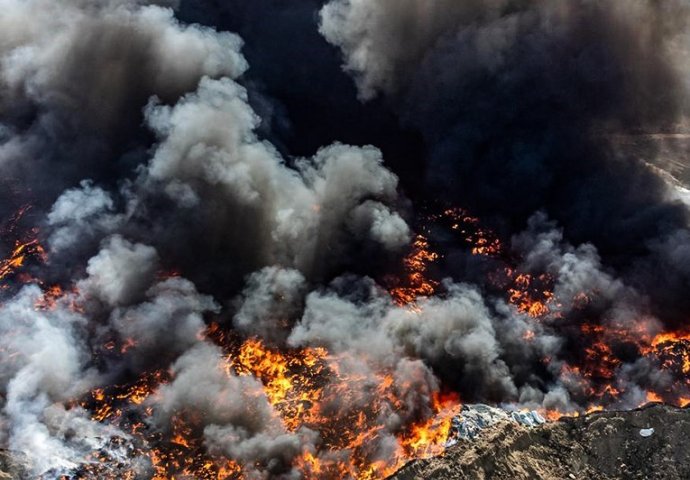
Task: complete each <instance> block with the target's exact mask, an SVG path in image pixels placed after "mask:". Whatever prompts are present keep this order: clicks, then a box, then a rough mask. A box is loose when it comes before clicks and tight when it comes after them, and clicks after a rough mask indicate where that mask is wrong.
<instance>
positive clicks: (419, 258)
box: [390, 235, 438, 305]
mask: <svg viewBox="0 0 690 480" xmlns="http://www.w3.org/2000/svg"><path fill="white" fill-rule="evenodd" d="M436 260H438V254H437V253H435V252H433V251H431V250H430V247H429V242H428V240H427V239H426V237H424V236H423V235H417V237H416V238H415V240H414V242H413V244H412V251H411V252H410V254H409V255H407V256H406V257H405V259H404V260H403V264H404V267H405V278H404V280H403V283H404V285H405V286H400V287H395V288H392V289H390V294H391V296H392V297H393V300H395V302H396V303H397V304H398V305H412V304H414V302H415V300H417V298H419V297H429V296H431V295H433V294H434V292H435V291H436V288H437V287H438V282H436V281H435V280H431V279H429V278H426V276H425V275H426V272H427V270H428V268H429V264H430V263H432V262H435V261H436Z"/></svg>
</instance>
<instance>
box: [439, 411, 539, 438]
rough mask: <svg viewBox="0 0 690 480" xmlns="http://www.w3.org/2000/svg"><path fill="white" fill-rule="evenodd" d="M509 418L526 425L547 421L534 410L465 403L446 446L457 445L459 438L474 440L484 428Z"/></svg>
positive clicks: (454, 419)
mask: <svg viewBox="0 0 690 480" xmlns="http://www.w3.org/2000/svg"><path fill="white" fill-rule="evenodd" d="M509 420H512V421H514V422H515V423H518V424H520V425H523V426H526V427H536V426H537V425H541V424H544V423H546V420H545V419H544V417H542V416H541V415H539V413H538V412H536V411H534V410H532V411H528V412H517V411H513V412H508V411H506V410H503V409H500V408H494V407H490V406H488V405H483V404H476V405H464V406H463V407H462V410H461V411H460V414H459V415H457V416H456V417H454V418H453V421H452V424H451V430H450V434H449V435H448V440H447V442H446V447H450V446H453V445H455V444H456V443H458V441H459V440H474V439H475V438H476V437H477V435H479V433H480V432H481V431H482V430H483V429H485V428H487V427H489V426H491V425H494V424H495V423H498V422H500V421H509Z"/></svg>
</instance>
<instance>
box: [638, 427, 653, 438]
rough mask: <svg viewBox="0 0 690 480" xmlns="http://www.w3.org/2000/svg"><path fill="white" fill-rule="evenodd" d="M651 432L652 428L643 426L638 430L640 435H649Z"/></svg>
mask: <svg viewBox="0 0 690 480" xmlns="http://www.w3.org/2000/svg"><path fill="white" fill-rule="evenodd" d="M653 433H654V429H653V428H643V429H641V430H640V436H642V437H651V436H652V434H653Z"/></svg>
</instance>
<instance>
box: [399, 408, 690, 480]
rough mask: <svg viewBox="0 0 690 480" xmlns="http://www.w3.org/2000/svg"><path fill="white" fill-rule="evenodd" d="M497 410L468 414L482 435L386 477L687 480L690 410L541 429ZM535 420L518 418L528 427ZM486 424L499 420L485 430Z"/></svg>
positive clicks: (607, 414)
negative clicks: (520, 421)
mask: <svg viewBox="0 0 690 480" xmlns="http://www.w3.org/2000/svg"><path fill="white" fill-rule="evenodd" d="M500 411H501V409H491V408H490V407H479V406H476V405H475V406H470V407H469V408H468V409H465V410H464V411H463V412H461V414H460V415H459V416H458V417H461V416H462V418H463V419H464V423H463V422H462V421H460V420H459V425H461V426H462V428H464V429H465V431H472V430H471V429H470V427H471V426H478V425H479V424H480V422H483V423H481V424H483V425H485V427H484V428H483V431H482V432H481V435H476V436H475V437H474V438H473V439H472V441H456V444H455V445H453V446H451V447H449V448H447V449H446V451H445V452H444V453H443V455H440V456H438V457H434V458H429V459H420V460H414V461H412V462H410V463H408V464H407V465H405V466H404V467H403V468H401V469H400V470H399V471H398V472H397V473H395V474H394V475H393V476H392V477H390V479H389V480H584V479H586V480H688V479H690V449H688V448H687V447H686V445H687V438H689V437H690V408H678V407H673V406H670V405H662V404H658V403H654V404H649V405H647V406H645V407H642V408H639V409H635V410H629V411H602V412H595V413H591V414H587V415H581V416H578V417H562V418H561V419H559V420H557V421H548V422H546V423H544V424H542V425H539V426H537V427H533V426H526V425H525V424H524V423H518V420H517V419H516V418H514V417H513V415H512V413H508V412H503V413H499V412H500ZM519 413H524V414H526V413H527V412H519ZM506 415H507V416H508V417H510V418H508V419H506ZM530 416H531V415H530ZM530 416H523V415H516V417H518V418H522V419H527V420H526V421H527V422H529V418H530ZM487 419H488V420H492V419H493V420H496V419H498V421H497V422H496V423H494V424H493V425H487ZM456 424H458V422H456ZM475 432H476V431H475ZM456 438H457V437H456Z"/></svg>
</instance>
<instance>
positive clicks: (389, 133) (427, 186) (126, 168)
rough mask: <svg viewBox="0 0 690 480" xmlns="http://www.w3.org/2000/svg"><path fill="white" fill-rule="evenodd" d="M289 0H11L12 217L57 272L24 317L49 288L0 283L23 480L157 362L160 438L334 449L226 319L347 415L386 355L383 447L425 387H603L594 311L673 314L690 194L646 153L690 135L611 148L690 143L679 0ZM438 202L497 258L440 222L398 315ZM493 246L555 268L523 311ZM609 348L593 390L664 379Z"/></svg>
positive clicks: (291, 468)
mask: <svg viewBox="0 0 690 480" xmlns="http://www.w3.org/2000/svg"><path fill="white" fill-rule="evenodd" d="M220 3H222V5H220ZM294 3H295V5H294V6H291V7H290V10H289V11H288V10H287V9H286V7H285V6H284V5H282V4H281V2H275V1H269V0H265V1H264V0H261V1H260V0H257V1H255V2H251V5H250V4H248V3H247V2H238V1H229V2H211V1H202V0H199V1H184V0H183V1H181V2H165V1H159V2H146V1H136V0H111V1H106V0H101V1H98V0H60V1H46V0H30V1H22V0H0V11H2V12H3V14H2V16H0V169H1V171H2V177H3V180H2V182H3V183H2V184H3V186H5V185H6V188H3V190H2V191H1V192H0V199H1V200H2V201H1V202H0V215H2V216H3V218H6V217H9V216H10V215H11V214H12V212H14V211H15V210H16V209H17V207H18V206H19V205H21V204H24V203H27V202H30V203H31V204H32V205H33V206H34V207H33V208H34V209H33V211H32V215H31V217H30V219H29V221H30V222H31V223H32V224H31V225H30V226H32V227H38V228H40V238H41V241H42V244H44V245H45V247H46V255H47V261H46V263H45V264H42V265H40V266H34V267H32V270H31V272H30V273H31V275H33V276H35V277H36V278H41V279H44V280H43V281H44V282H47V283H49V284H58V285H60V286H61V287H62V288H64V289H65V290H66V291H68V293H65V294H64V295H62V296H60V298H58V299H57V301H56V303H55V305H53V306H52V307H51V308H42V307H41V308H37V305H38V306H40V305H41V302H43V301H44V300H43V293H42V292H41V290H40V288H39V287H38V286H37V285H36V284H32V285H26V286H23V287H22V286H21V285H19V283H21V282H19V281H17V282H16V283H17V285H13V286H12V287H13V288H12V289H9V288H8V289H7V290H0V294H2V295H3V296H2V297H1V300H2V302H1V303H0V333H1V337H2V340H0V347H1V348H0V358H1V359H2V363H1V365H2V366H1V367H0V374H1V381H0V407H2V415H1V416H0V447H2V448H9V449H12V450H14V451H17V452H21V453H22V454H24V455H26V456H27V458H28V459H29V463H30V465H31V468H32V474H33V475H35V476H37V475H41V474H44V475H47V477H46V478H51V477H50V475H54V476H57V475H59V474H60V473H64V472H67V471H70V469H74V468H76V467H77V466H78V465H79V464H80V463H82V462H84V461H85V458H86V455H88V454H89V452H91V451H93V450H94V449H95V448H100V447H101V446H102V443H103V442H104V439H108V438H112V437H115V436H118V437H122V438H125V439H130V437H131V436H130V434H129V433H128V432H126V431H119V430H118V428H117V427H115V426H109V425H107V424H106V423H100V422H98V421H96V420H94V419H92V416H91V414H90V412H88V411H87V410H86V409H85V408H84V407H83V406H81V405H80V404H79V403H78V400H79V399H80V398H82V397H84V396H85V395H86V394H88V393H89V392H91V391H92V390H93V389H97V388H102V387H104V386H107V385H111V384H119V383H123V382H127V381H131V380H133V379H136V378H139V377H140V376H141V375H144V374H147V373H149V372H151V371H165V372H168V374H169V375H170V381H168V382H166V383H165V384H164V385H163V386H161V387H160V388H159V389H158V391H157V392H156V394H155V395H152V396H151V397H150V398H149V399H148V400H147V401H146V402H145V403H144V404H143V405H142V406H141V409H142V410H143V409H144V408H151V409H152V410H153V411H155V414H154V415H153V418H152V424H151V425H150V428H154V429H156V430H157V431H160V432H162V434H164V435H165V434H167V435H170V434H171V432H172V429H173V427H172V426H171V425H174V423H175V422H176V421H177V420H178V419H179V418H180V416H187V417H189V418H192V419H194V420H195V422H194V424H195V428H196V429H197V430H198V431H197V432H195V434H196V435H197V436H198V437H199V438H201V439H202V444H203V448H204V449H205V451H206V452H207V453H208V454H209V455H212V456H215V457H227V458H230V459H232V460H234V461H236V462H238V463H239V464H241V465H242V466H244V467H245V474H246V475H247V476H248V478H281V479H283V478H284V479H291V478H300V476H301V475H302V474H301V473H300V472H301V471H300V469H299V465H298V463H297V459H298V458H300V457H302V456H304V455H305V454H309V455H313V456H317V457H319V456H320V458H323V459H326V458H336V459H340V458H346V457H347V455H348V454H349V453H348V452H347V451H346V449H342V450H338V449H332V450H324V449H322V447H321V445H322V444H323V443H324V441H325V440H324V438H322V435H321V433H320V432H319V431H316V430H314V429H310V428H307V427H304V426H302V427H300V428H297V429H294V428H289V425H286V423H285V422H283V421H282V420H281V418H280V416H279V415H278V414H277V412H276V407H275V406H274V405H273V404H272V403H271V402H270V401H269V398H268V397H267V396H266V394H265V392H264V390H263V384H262V379H261V378H256V377H255V376H251V375H238V374H237V373H236V372H232V371H228V369H227V368H225V367H224V358H225V357H224V355H225V353H224V352H223V350H222V348H221V347H219V346H218V345H216V344H214V342H213V341H212V340H211V339H210V338H209V336H207V335H204V331H205V330H206V329H207V327H208V326H209V325H210V324H211V323H212V322H213V323H214V324H217V325H220V328H222V329H224V330H225V331H226V332H229V333H231V334H232V335H238V336H240V337H242V338H249V337H258V338H259V339H261V340H262V341H263V342H266V343H267V344H268V345H270V346H271V347H273V348H276V349H279V350H285V351H288V350H292V349H317V350H315V351H322V350H320V349H325V351H327V352H328V353H329V355H333V356H335V357H337V358H338V359H339V365H340V368H342V371H341V372H339V373H340V375H343V376H345V375H348V378H349V377H352V378H358V379H361V380H360V381H361V382H362V383H361V384H357V388H358V389H359V388H360V387H361V386H362V385H364V387H361V391H358V392H356V394H355V395H352V396H347V395H340V396H334V398H335V400H332V403H331V404H328V405H325V406H324V407H323V410H324V411H326V412H333V415H334V417H335V416H337V415H338V414H340V412H343V411H346V412H357V411H358V410H361V409H363V408H365V407H366V406H367V405H369V404H371V403H375V402H380V401H381V399H380V398H379V397H378V396H380V391H379V390H377V382H379V380H380V375H381V372H387V373H390V375H391V378H392V379H393V380H392V382H393V385H394V388H395V389H396V391H397V392H398V397H399V398H398V400H397V401H395V402H393V401H391V402H389V403H386V402H384V403H385V407H384V408H382V409H380V411H378V412H377V414H378V418H377V422H378V423H377V424H378V425H381V428H380V429H379V430H378V431H377V437H376V438H375V439H371V440H370V442H371V447H370V449H369V451H368V453H367V455H368V459H369V460H371V461H372V462H374V461H377V460H384V461H385V460H387V459H389V458H390V457H391V456H392V455H393V454H394V452H395V451H396V448H397V447H398V443H397V442H398V436H397V435H398V434H399V432H400V431H401V429H403V428H404V427H405V426H406V425H410V424H411V423H413V422H415V421H417V420H419V419H420V418H427V417H428V416H429V414H430V413H431V409H432V399H433V398H434V397H435V395H437V394H438V393H439V392H440V391H441V390H452V391H456V392H459V393H460V395H461V397H462V398H463V400H467V401H486V402H494V403H501V404H512V405H518V406H521V407H523V406H524V407H530V408H545V409H558V410H559V411H562V412H574V411H580V410H582V409H584V408H587V407H588V406H590V404H591V401H592V395H593V393H592V392H593V391H594V390H596V389H597V388H598V387H599V384H598V382H599V380H598V379H596V378H595V379H592V378H590V377H588V376H587V375H586V374H584V373H583V372H582V371H577V370H574V369H572V368H570V367H569V365H570V364H572V363H573V362H575V363H577V364H579V365H583V364H585V365H586V364H587V362H588V361H590V360H591V358H590V357H589V356H588V355H589V354H588V352H587V351H586V349H585V348H583V344H584V343H586V342H588V341H590V338H589V337H587V335H586V333H587V332H586V331H583V329H582V326H583V325H584V324H589V323H591V324H593V325H594V326H595V327H603V328H604V329H606V331H610V332H614V333H613V336H615V332H630V331H634V332H637V333H638V334H639V335H646V336H651V337H653V336H654V335H656V334H658V333H660V332H662V331H665V329H668V328H678V327H682V326H684V325H686V324H687V318H686V316H687V314H688V311H689V310H690V303H689V302H690V297H688V295H687V292H688V288H690V247H689V245H690V244H689V243H688V242H689V241H690V230H689V226H688V204H687V202H684V200H683V198H686V197H684V196H683V194H682V193H683V192H682V189H683V188H684V186H683V184H682V181H681V180H678V181H674V182H671V181H669V180H668V176H669V175H670V174H669V172H665V173H664V174H663V175H662V174H660V173H659V168H661V167H665V166H666V165H668V163H669V161H670V162H675V163H679V164H681V165H683V166H685V165H686V164H687V161H686V160H685V158H684V154H685V151H684V149H683V148H682V147H683V144H682V142H681V143H679V144H671V145H670V146H669V145H668V144H664V146H663V147H664V148H660V144H659V145H657V144H654V142H651V143H649V142H648V143H647V144H646V145H647V147H646V148H644V149H641V150H640V149H634V148H631V143H629V142H627V143H626V142H624V141H622V140H621V139H628V138H636V137H638V136H640V137H644V138H647V137H649V136H650V135H667V134H679V133H680V134H683V133H684V128H685V126H686V124H685V120H686V119H685V117H686V114H687V108H688V96H687V94H688V90H687V88H688V84H687V82H688V78H689V77H688V73H689V72H688V71H687V61H686V57H687V55H688V50H687V45H688V40H690V38H688V32H690V29H688V20H689V19H690V16H689V14H690V5H689V4H688V3H687V2H685V1H681V0H671V1H667V2H656V1H652V0H636V1H631V2H618V1H615V0H610V1H601V2H594V1H588V0H578V1H574V2H573V1H547V0H544V1H517V0H516V1H511V0H473V1H469V2H458V1H451V0H443V1H432V0H405V1H401V0H380V1H373V0H331V1H329V2H318V1H309V0H302V1H298V2H294ZM185 20H189V21H195V22H200V23H203V24H205V26H202V25H201V24H200V23H188V22H186V21H185ZM264 21H265V22H266V23H265V25H266V26H260V25H259V23H260V22H264ZM228 29H232V30H233V31H237V32H238V33H239V34H240V35H241V36H242V37H243V39H241V38H240V36H238V35H237V34H236V33H229V32H228V31H226V30H228ZM297 31H299V32H300V33H299V34H297V33H296V34H295V36H294V37H293V36H292V35H291V33H290V32H297ZM276 32H278V33H276ZM279 34H282V35H284V38H281V37H279V38H275V37H276V35H279ZM243 41H246V42H247V44H246V46H245V45H244V43H243ZM245 50H246V58H245V56H244V55H245ZM247 59H249V61H247ZM341 63H342V66H341ZM307 137H308V138H307ZM345 141H347V142H351V143H355V144H357V145H349V144H346V143H342V142H345ZM632 145H636V144H635V143H633V144H632ZM649 145H651V146H649ZM657 147H658V148H657ZM669 157H671V158H670V159H669ZM399 179H400V180H399ZM435 202H438V204H444V205H446V204H448V205H454V206H463V207H467V208H470V209H471V211H472V212H474V213H476V214H478V215H479V216H480V217H481V218H482V220H483V221H485V222H486V223H487V224H488V225H490V226H491V227H492V228H493V229H494V230H495V231H496V232H498V235H499V236H500V237H501V238H502V239H503V240H504V246H503V248H504V249H505V255H504V257H501V258H477V257H476V256H473V255H471V253H469V252H468V251H467V249H466V248H465V247H464V246H462V245H461V244H460V242H455V241H449V240H448V239H449V238H451V239H452V238H453V237H452V236H450V235H451V234H449V232H448V229H444V228H438V229H433V228H432V229H430V230H429V232H428V233H429V235H430V237H431V240H432V241H433V242H435V245H437V246H438V248H439V249H440V250H441V253H442V254H443V259H442V260H441V261H440V262H439V263H438V265H436V271H435V273H434V275H435V276H436V277H437V278H438V279H439V280H440V281H441V282H440V285H439V292H440V293H439V295H436V296H431V297H428V298H419V299H418V300H417V302H416V303H415V308H414V309H410V308H408V307H406V306H401V305H399V304H396V303H395V302H394V301H393V300H392V299H391V296H390V294H389V293H388V292H387V290H386V288H385V286H386V279H385V273H388V271H389V270H393V269H395V268H396V267H395V265H397V264H398V263H399V261H400V259H401V258H402V256H403V255H404V254H405V253H406V248H407V246H408V245H409V243H410V241H411V240H412V239H413V238H414V234H415V231H416V230H418V229H420V228H423V227H424V222H425V221H426V213H425V210H424V209H425V208H426V207H427V205H429V204H433V205H435V204H436V203H435ZM11 240H13V239H7V240H5V239H2V242H4V243H2V244H0V247H2V250H0V251H2V252H3V253H4V250H9V249H11V247H12V245H11V243H10V242H11ZM497 266H498V267H499V268H504V267H507V266H510V268H512V269H513V270H514V271H516V272H521V273H523V274H532V275H535V276H536V275H539V274H543V275H545V276H546V277H545V278H548V282H549V283H550V284H551V287H552V288H551V295H552V297H553V299H554V300H553V301H551V303H550V304H549V305H550V307H549V311H548V312H547V313H545V314H543V315H541V317H540V320H539V321H538V322H537V321H534V319H533V318H532V317H530V315H529V314H528V313H527V312H525V311H521V310H520V309H517V308H515V305H514V304H513V303H511V302H509V301H507V300H506V298H505V296H504V295H502V293H503V292H502V287H501V286H498V287H497V286H496V285H495V283H492V282H490V281H488V280H487V277H486V272H487V271H489V270H493V269H495V268H496V267H497ZM0 278H1V277H0ZM583 294H584V296H583ZM75 305H76V306H77V307H75ZM606 339H607V340H610V341H612V342H614V341H615V343H614V344H613V347H612V348H613V349H615V350H616V352H623V353H618V354H617V355H618V356H619V357H620V358H623V359H624V361H622V362H621V363H620V364H617V365H616V367H617V372H618V373H617V377H616V378H615V379H607V380H608V381H611V382H614V383H615V385H616V387H617V388H618V389H619V390H620V391H621V392H622V393H621V394H620V395H616V396H614V398H612V399H609V400H608V401H607V406H615V407H632V406H636V405H638V404H640V403H641V402H643V401H644V399H645V392H646V391H647V390H650V389H651V390H654V391H665V392H669V391H670V389H672V388H673V382H674V381H675V380H674V378H673V377H672V376H671V375H670V374H668V372H666V371H663V369H661V368H660V366H659V365H658V364H657V363H655V362H654V361H652V360H650V359H649V358H646V357H643V356H642V355H640V354H639V352H637V351H633V352H632V353H626V352H629V350H630V348H631V347H630V342H629V341H628V340H629V339H626V338H617V339H612V338H608V337H606ZM111 343H114V344H116V345H123V344H124V345H129V343H132V344H131V345H129V346H127V347H126V348H123V349H122V351H121V352H119V353H118V354H113V353H112V352H110V351H109V350H108V348H107V347H106V346H107V345H109V344H111ZM544 359H548V362H545V361H544ZM326 383H327V384H326V386H325V387H324V388H326V389H328V388H334V389H335V388H337V385H335V382H333V384H332V385H330V384H328V380H326ZM583 385H584V386H583ZM587 387H589V388H587ZM353 388H354V387H353ZM132 461H134V460H132ZM139 473H140V474H141V475H142V478H150V477H151V475H152V474H153V473H152V471H151V466H150V465H147V464H146V462H144V463H142V466H141V470H140V472H139ZM147 475H148V477H147Z"/></svg>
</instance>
